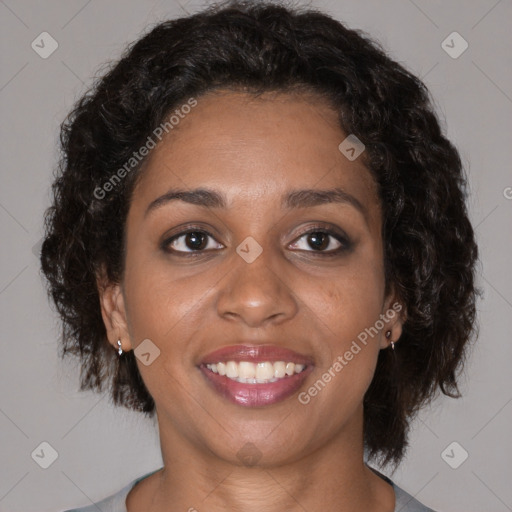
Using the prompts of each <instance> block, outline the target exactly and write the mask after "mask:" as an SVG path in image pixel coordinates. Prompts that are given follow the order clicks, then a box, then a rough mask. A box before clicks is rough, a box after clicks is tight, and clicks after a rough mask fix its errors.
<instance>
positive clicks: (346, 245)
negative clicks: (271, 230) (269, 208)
mask: <svg viewBox="0 0 512 512" xmlns="http://www.w3.org/2000/svg"><path fill="white" fill-rule="evenodd" d="M189 233H201V234H205V235H207V236H209V237H211V238H213V239H214V240H215V237H214V236H213V235H212V234H211V233H210V232H208V231H207V230H205V229H203V228H199V227H194V226H192V227H190V228H188V229H187V230H186V231H182V232H180V233H178V234H176V235H173V236H172V237H170V238H167V239H165V240H164V241H163V243H162V250H163V251H164V252H166V253H172V254H174V255H177V256H179V257H184V258H190V257H192V258H194V257H198V256H202V255H204V253H205V252H210V251H211V249H208V250H205V249H200V250H195V251H176V250H174V249H169V248H168V246H169V245H170V244H171V243H172V242H174V241H175V240H178V239H179V238H181V237H184V236H186V235H188V234H189ZM312 233H315V234H316V233H321V234H325V235H328V236H331V237H332V238H334V239H335V240H336V241H337V242H339V243H340V244H341V245H340V247H338V248H337V249H334V250H332V249H331V250H330V251H325V250H322V251H317V250H310V251H305V250H303V249H299V251H300V252H311V253H313V254H315V255H320V256H322V257H324V258H325V257H335V256H338V255H341V254H342V253H345V252H347V251H349V250H350V249H351V248H352V243H351V241H350V240H349V238H348V237H347V236H344V235H342V234H340V233H338V232H336V231H334V230H332V229H329V228H325V227H321V226H314V227H312V228H308V229H307V230H306V231H304V232H302V233H300V234H299V235H298V237H297V238H296V239H295V241H294V242H292V243H293V244H296V243H297V241H299V240H300V239H301V238H303V237H304V236H305V235H309V234H312ZM329 245H330V242H329Z"/></svg>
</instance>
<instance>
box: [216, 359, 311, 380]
mask: <svg viewBox="0 0 512 512" xmlns="http://www.w3.org/2000/svg"><path fill="white" fill-rule="evenodd" d="M206 367H207V368H208V369H209V370H210V371H212V372H213V373H218V374H219V375H225V376H226V377H229V378H230V379H232V380H236V381H237V382H243V383H246V384H266V383H267V382H275V381H276V380H278V379H282V378H284V377H286V376H288V377H289V376H291V375H294V374H295V373H301V372H302V371H304V368H306V365H304V364H295V363H292V362H288V363H285V362H284V361H276V362H275V363H271V362H270V361H264V362H260V363H253V362H251V361H240V362H239V363H236V362H235V361H228V362H226V363H223V362H219V363H217V364H207V365H206Z"/></svg>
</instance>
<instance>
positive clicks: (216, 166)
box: [133, 91, 377, 208]
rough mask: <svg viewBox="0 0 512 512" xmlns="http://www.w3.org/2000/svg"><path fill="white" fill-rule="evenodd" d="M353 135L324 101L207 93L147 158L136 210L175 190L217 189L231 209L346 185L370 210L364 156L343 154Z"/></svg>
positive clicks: (372, 197)
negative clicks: (296, 192) (305, 190)
mask: <svg viewBox="0 0 512 512" xmlns="http://www.w3.org/2000/svg"><path fill="white" fill-rule="evenodd" d="M347 135H348V134H346V133H344V132H343V131H342V129H341V127H340V125H339V121H338V114H337V113H336V112H335V111H334V110H333V109H332V107H331V106H330V105H329V104H328V103H327V102H326V101H325V100H323V99H322V98H321V97H320V96H316V95H312V94H308V95H306V94H298V93H293V94H292V93H282V92H281V93H264V94H262V95H260V96H254V95H252V94H248V93H243V92H233V91H216V92H213V93H208V94H206V95H204V96H200V97H198V98H197V106H195V107H194V108H193V109H192V110H191V111H190V113H188V114H186V115H183V116H182V117H181V119H180V121H179V123H178V124H177V125H175V126H174V128H173V129H172V130H171V131H169V133H168V134H167V135H166V137H164V138H163V140H162V141H161V142H160V143H159V144H158V145H157V147H156V148H155V149H153V150H152V152H151V153H150V155H149V156H148V160H147V162H146V165H145V168H144V170H143V172H142V175H141V178H140V180H139V183H138V184H137V188H136V190H135V193H134V203H137V204H135V205H133V206H135V207H138V206H137V205H139V206H140V207H142V206H143V204H146V205H147V204H148V203H150V202H151V201H152V200H154V199H155V197H157V196H158V195H161V194H163V193H165V192H166V190H167V189H171V188H181V189H183V188H196V187H205V188H212V189H217V190H221V191H223V193H224V194H225V195H226V197H227V198H228V208H229V207H235V206H237V205H238V206H240V207H243V206H244V205H245V206H246V207H247V208H253V207H254V206H255V203H257V204H261V203H262V201H261V199H263V198H269V197H275V198H276V197H278V196H281V195H283V194H284V193H285V191H288V190H290V189H301V188H319V189H327V188H330V187H341V188H343V189H344V190H347V191H348V192H349V193H351V194H353V195H355V196H356V197H357V198H358V199H359V200H360V201H361V202H363V203H370V204H368V207H369V208H370V207H371V205H372V204H373V205H376V203H377V201H376V199H377V191H376V184H375V182H374V179H373V177H372V176H371V174H370V172H369V171H368V169H366V167H365V166H364V165H363V163H362V158H358V159H356V160H354V161H350V160H348V159H347V158H346V157H345V156H344V155H343V154H342V153H341V152H340V151H339V149H338V146H339V144H340V143H341V142H342V141H343V140H344V139H345V138H346V137H347ZM272 204H275V206H276V207H279V206H280V204H279V203H278V202H277V201H273V202H272Z"/></svg>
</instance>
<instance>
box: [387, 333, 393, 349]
mask: <svg viewBox="0 0 512 512" xmlns="http://www.w3.org/2000/svg"><path fill="white" fill-rule="evenodd" d="M390 337H391V331H386V338H387V339H389V338H390ZM390 343H391V350H395V342H394V341H393V340H390Z"/></svg>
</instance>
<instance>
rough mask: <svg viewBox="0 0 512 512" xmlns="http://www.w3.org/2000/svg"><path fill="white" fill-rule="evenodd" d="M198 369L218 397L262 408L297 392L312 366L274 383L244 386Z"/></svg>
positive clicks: (201, 368)
mask: <svg viewBox="0 0 512 512" xmlns="http://www.w3.org/2000/svg"><path fill="white" fill-rule="evenodd" d="M199 368H200V370H201V371H202V372H203V375H204V376H205V377H206V378H207V379H208V381H209V382H210V383H211V384H212V385H213V389H215V390H216V391H217V392H218V393H219V394H220V395H222V396H223V397H224V398H227V399H228V400H229V401H231V402H233V403H235V404H237V405H243V406H245V407H262V406H265V405H271V404H275V403H277V402H281V401H283V400H285V399H286V398H288V397H290V396H291V395H293V394H294V393H295V392H296V391H298V389H299V388H300V387H301V386H302V384H303V383H304V381H305V380H306V377H307V376H308V375H309V374H310V373H311V371H312V369H313V367H312V366H307V367H306V368H305V369H304V370H303V371H302V372H300V373H295V374H294V375H291V376H290V377H285V378H283V379H279V380H277V381H276V382H268V383H266V384H246V383H243V382H237V381H235V380H232V379H230V378H229V377H226V376H224V375H219V374H218V373H213V372H212V371H210V370H208V368H206V366H203V365H201V366H200V367H199Z"/></svg>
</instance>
